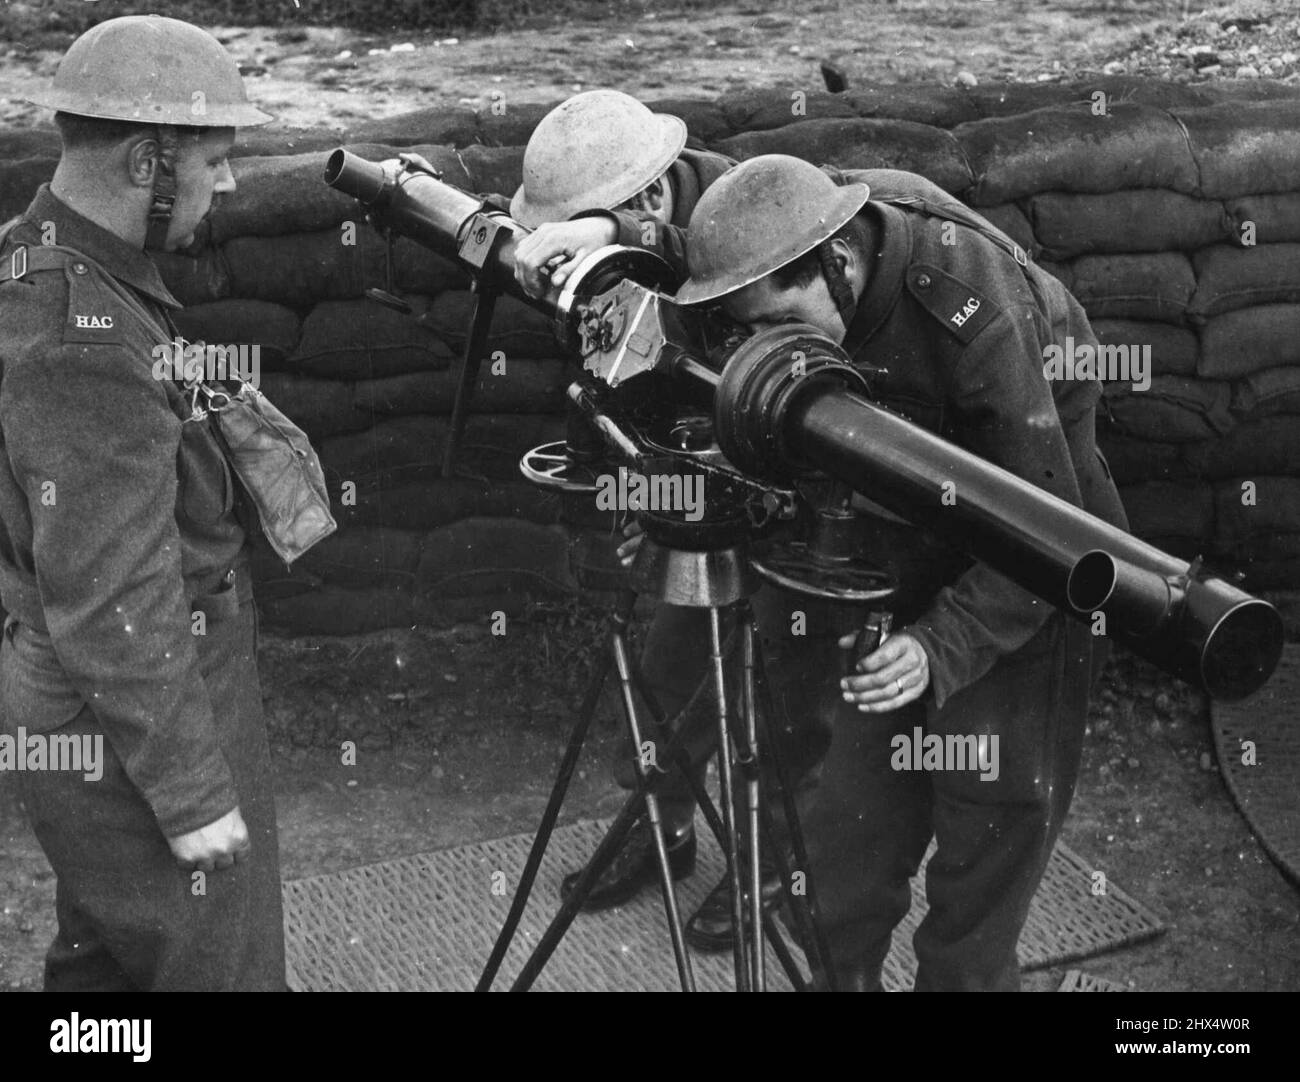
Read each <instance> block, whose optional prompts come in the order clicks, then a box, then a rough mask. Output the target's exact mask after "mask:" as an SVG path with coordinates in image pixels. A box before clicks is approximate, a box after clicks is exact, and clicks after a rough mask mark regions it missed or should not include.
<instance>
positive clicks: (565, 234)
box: [515, 218, 618, 297]
mask: <svg viewBox="0 0 1300 1082" xmlns="http://www.w3.org/2000/svg"><path fill="white" fill-rule="evenodd" d="M617 237H618V226H617V225H615V223H614V221H613V219H611V218H578V219H576V220H574V221H571V222H547V223H546V224H545V225H541V226H538V227H537V228H536V229H535V230H533V232H531V233H530V234H528V236H526V237H525V238H524V239H523V240H521V241H520V242H519V244H518V245H517V246H516V247H515V279H516V281H518V282H519V284H520V286H522V287H523V290H524V292H525V293H527V294H528V295H529V296H530V297H544V296H545V295H546V293H547V292H548V291H549V290H550V288H551V287H552V286H562V285H564V283H565V280H566V279H567V278H568V277H569V275H570V274H572V273H573V269H574V268H575V267H576V266H577V265H578V264H579V263H580V262H581V261H582V260H583V259H585V258H586V257H587V256H588V255H590V254H591V253H592V252H594V251H595V250H596V249H597V248H603V247H604V246H605V245H607V244H613V243H614V241H615V239H616V238H617Z"/></svg>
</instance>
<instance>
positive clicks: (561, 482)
mask: <svg viewBox="0 0 1300 1082" xmlns="http://www.w3.org/2000/svg"><path fill="white" fill-rule="evenodd" d="M567 448H568V445H567V444H566V443H565V442H564V440H556V441H555V442H554V443H543V444H541V445H540V446H537V447H534V448H533V449H532V450H531V451H529V452H528V453H527V454H525V455H524V456H523V458H521V459H520V460H519V472H520V473H522V474H523V475H524V476H525V477H526V478H528V480H529V481H531V482H532V483H533V484H535V485H538V486H540V487H541V488H548V489H550V490H551V491H552V492H595V491H597V489H598V487H599V486H598V485H597V484H596V478H597V477H598V476H599V474H598V473H597V469H596V468H595V467H593V466H591V465H588V464H586V463H582V462H575V461H574V460H573V459H572V458H570V457H569V453H568V449H567Z"/></svg>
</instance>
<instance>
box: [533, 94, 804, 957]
mask: <svg viewBox="0 0 1300 1082" xmlns="http://www.w3.org/2000/svg"><path fill="white" fill-rule="evenodd" d="M685 146H686V125H685V124H684V123H683V122H682V121H681V120H680V119H678V118H677V117H674V116H667V115H663V114H656V113H653V112H651V111H650V110H649V109H648V108H646V106H645V105H643V104H641V102H639V101H637V100H636V99H635V98H632V97H629V96H628V95H626V94H622V93H619V92H618V91H615V90H593V91H588V92H586V93H582V94H577V95H575V96H574V97H572V98H569V99H568V100H567V101H565V102H563V103H562V104H560V105H559V106H557V107H556V108H555V109H553V110H552V111H551V112H550V113H548V114H547V115H546V116H545V117H544V118H543V119H542V121H541V123H539V124H538V126H537V128H536V129H535V130H534V132H533V134H532V136H531V137H530V138H529V140H528V146H527V148H526V149H525V151H524V165H523V183H522V185H520V187H519V189H518V191H517V192H516V193H515V195H514V198H513V199H512V200H511V202H510V212H511V214H512V216H513V217H514V218H516V219H517V220H518V221H520V222H522V223H523V224H524V225H526V226H529V227H530V228H532V229H533V232H532V233H531V234H530V235H529V236H528V237H527V238H526V239H525V240H523V241H522V242H521V243H520V244H519V246H518V248H517V249H516V253H515V261H516V276H517V277H518V280H519V282H520V284H521V285H522V286H523V287H524V288H525V290H527V291H528V292H530V293H532V294H534V295H537V296H540V295H542V294H543V293H545V292H546V290H547V289H548V288H549V287H550V286H551V285H557V286H558V285H563V283H564V280H565V279H566V278H567V277H568V275H569V273H570V272H571V271H572V270H573V268H574V267H575V266H576V265H577V263H578V262H579V261H580V260H582V259H583V258H584V257H585V256H586V255H588V254H589V253H590V252H593V251H595V250H596V249H597V248H600V247H602V246H604V245H607V244H623V245H630V246H635V247H643V248H648V249H650V250H651V251H655V252H658V253H659V254H660V255H662V256H663V257H664V258H665V259H666V260H667V261H668V263H669V264H670V265H671V266H672V267H673V269H674V270H675V271H676V272H677V273H678V275H679V277H684V276H685V274H686V257H685V239H684V238H685V226H686V223H687V222H688V221H689V220H690V217H691V213H692V211H693V210H694V209H695V206H696V203H697V202H698V201H699V199H700V197H701V194H702V193H703V192H705V191H706V190H707V189H708V187H709V185H711V184H712V183H713V182H714V181H715V180H716V179H717V178H718V177H720V176H722V175H723V174H724V173H725V172H726V171H727V169H729V168H730V167H731V166H732V165H733V164H734V163H733V162H732V161H731V160H730V159H728V158H724V157H722V156H721V155H718V154H711V153H708V152H706V151H694V150H687V149H685ZM627 533H628V534H629V536H630V537H631V538H632V540H631V541H629V542H628V543H627V544H625V545H624V547H623V549H621V550H620V553H621V554H623V555H624V556H625V561H624V562H625V563H629V562H630V560H631V551H632V549H633V548H634V547H635V544H636V538H637V537H638V536H639V530H638V529H637V527H636V526H635V524H633V525H632V526H630V527H629V528H628V531H627ZM706 617H707V613H705V612H704V611H703V610H699V609H686V608H679V607H676V606H671V605H661V606H660V607H659V608H658V610H657V611H656V613H655V617H654V619H653V621H652V623H651V626H650V630H649V634H648V635H647V639H646V644H645V651H644V655H643V666H644V670H645V675H646V677H647V679H648V680H649V682H650V684H651V685H652V686H653V688H654V689H655V694H656V698H657V699H658V700H659V702H660V705H661V706H662V707H663V708H664V710H665V713H666V715H667V716H668V717H670V718H671V717H675V716H677V715H679V714H680V713H681V712H682V711H683V710H685V711H686V713H685V717H684V718H683V721H682V723H681V724H683V725H685V726H686V728H687V731H688V735H687V738H686V751H687V755H688V757H689V758H690V760H691V762H692V763H693V764H694V765H695V770H696V774H697V777H698V779H699V781H700V783H701V784H703V781H704V772H705V767H706V764H707V762H708V759H709V757H710V755H712V753H713V751H714V749H715V747H716V724H717V723H716V719H715V717H714V714H713V707H712V706H711V704H710V700H709V698H708V696H693V693H694V692H695V691H696V689H697V687H698V685H699V684H700V682H701V681H702V680H703V679H705V677H706V675H707V671H708V670H707V662H708V655H709V645H708V642H709V634H708V621H707V618H706ZM693 697H694V698H695V705H694V706H692V707H690V708H689V709H688V704H690V703H691V702H692V699H693ZM814 720H815V719H814ZM786 735H787V737H788V739H787V740H786V742H785V744H784V747H783V750H784V753H785V757H786V759H787V761H788V763H789V765H790V766H791V768H792V772H793V774H794V775H796V776H799V777H801V778H803V777H804V776H805V775H806V774H807V773H808V771H809V770H810V769H811V766H812V764H814V763H815V762H816V761H817V760H818V759H819V758H820V754H821V751H822V749H823V748H824V747H825V739H826V737H825V733H824V732H803V731H799V732H797V733H790V734H786ZM615 775H616V777H617V779H618V781H619V783H620V784H621V785H622V786H624V787H625V788H629V789H630V788H633V787H634V786H635V785H636V773H635V771H634V770H633V769H632V768H631V766H630V760H627V759H621V760H620V761H619V764H618V767H617V768H616V770H615ZM659 795H660V807H661V810H662V813H663V818H664V825H665V833H666V835H667V839H668V845H669V861H670V864H671V866H672V869H673V872H674V875H675V876H677V877H679V878H680V877H683V876H686V875H689V874H690V873H691V872H692V871H693V869H694V866H695V853H696V841H695V832H694V825H693V824H694V818H695V798H694V795H693V794H692V792H691V788H690V785H689V784H688V783H687V781H686V779H685V778H683V777H682V775H681V774H680V773H679V772H678V771H676V770H671V771H670V772H669V775H668V777H666V778H665V779H664V781H663V783H662V785H661V786H660V789H659ZM776 811H777V813H778V828H780V827H781V826H782V825H783V824H782V823H781V822H780V815H779V812H780V809H779V808H778V809H776ZM766 871H767V873H768V874H767V877H766V881H765V886H764V897H765V899H767V900H768V902H769V905H772V904H775V902H776V901H777V899H778V898H779V897H780V883H779V880H778V879H777V878H776V873H775V871H774V870H772V869H770V868H769V869H766ZM577 875H578V873H576V872H575V873H573V874H571V875H569V876H567V877H566V878H565V880H564V882H563V884H562V893H563V894H564V895H566V896H567V893H568V892H569V890H571V889H572V885H573V883H574V882H575V881H576V879H577ZM655 879H656V871H655V858H654V849H653V843H652V839H651V834H650V828H649V824H648V823H647V822H646V821H645V820H644V819H643V820H641V821H640V822H639V823H638V824H637V826H636V828H635V829H634V830H633V832H632V835H631V836H630V838H629V840H628V843H627V845H625V846H624V848H623V850H622V851H621V852H620V853H619V855H618V856H617V857H616V858H615V861H614V863H613V864H612V865H611V866H610V867H609V868H608V869H607V870H606V872H605V873H604V874H603V875H602V876H601V878H600V879H599V880H598V881H597V884H596V887H595V889H594V890H593V891H592V893H591V895H590V896H589V898H588V900H587V908H589V909H600V908H604V907H606V906H611V905H617V904H619V903H621V902H623V901H626V900H627V899H629V898H630V897H632V896H633V895H634V894H635V893H636V892H637V891H639V890H641V889H642V888H644V887H646V886H650V885H652V884H653V883H654V882H655ZM728 897H729V896H728V894H727V881H726V879H725V877H724V879H723V880H722V881H720V882H719V883H718V884H717V886H716V888H715V889H714V890H713V891H712V892H711V893H710V895H709V896H708V897H707V898H706V900H705V902H704V903H703V904H702V905H701V907H700V908H699V909H698V910H697V911H696V912H695V913H694V914H693V915H692V916H691V918H690V919H689V920H688V921H687V925H686V935H687V938H688V939H689V941H690V942H691V944H692V945H693V946H695V947H696V948H698V949H701V950H712V951H717V950H728V949H730V947H731V937H732V928H731V910H730V905H729V901H728Z"/></svg>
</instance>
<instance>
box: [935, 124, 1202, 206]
mask: <svg viewBox="0 0 1300 1082" xmlns="http://www.w3.org/2000/svg"><path fill="white" fill-rule="evenodd" d="M953 135H954V136H956V138H957V141H958V142H959V143H960V144H961V146H962V149H963V150H965V152H966V158H967V160H968V161H969V162H970V167H971V172H972V173H973V175H974V179H975V185H974V191H973V192H972V193H971V194H970V199H971V201H972V202H973V203H975V204H977V205H980V206H983V205H988V204H996V203H1005V202H1007V201H1009V200H1012V199H1019V198H1021V197H1022V196H1027V195H1032V194H1034V193H1036V192H1046V191H1064V192H1114V191H1120V190H1121V189H1124V188H1171V189H1173V190H1174V191H1179V192H1186V193H1188V194H1189V195H1190V194H1195V193H1196V187H1197V172H1196V163H1195V162H1194V161H1193V160H1192V157H1191V154H1190V152H1189V151H1188V149H1187V142H1186V139H1185V138H1184V136H1183V132H1182V129H1181V128H1180V127H1179V125H1178V124H1177V122H1176V121H1174V120H1173V118H1172V117H1170V116H1169V115H1168V114H1167V113H1165V112H1164V111H1163V110H1160V109H1155V108H1151V107H1149V106H1144V105H1129V104H1124V103H1120V104H1112V105H1110V106H1109V107H1108V110H1107V113H1106V115H1105V116H1094V115H1093V113H1092V109H1091V104H1090V103H1082V102H1081V103H1078V104H1075V105H1067V106H1061V107H1056V108H1047V109H1036V110H1034V111H1033V112H1030V113H1023V114H1021V115H1018V116H1009V117H999V118H990V119H985V120H976V121H973V122H971V123H967V124H959V125H958V126H957V127H956V128H954V129H953Z"/></svg>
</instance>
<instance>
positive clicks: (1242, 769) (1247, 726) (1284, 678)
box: [1210, 643, 1300, 884]
mask: <svg viewBox="0 0 1300 1082" xmlns="http://www.w3.org/2000/svg"><path fill="white" fill-rule="evenodd" d="M1297 721H1300V644H1297V643H1288V644H1287V645H1286V646H1285V647H1284V648H1283V651H1282V660H1281V661H1280V662H1279V663H1278V667H1277V671H1276V672H1275V673H1274V674H1273V676H1272V678H1271V679H1270V680H1269V682H1268V683H1267V684H1265V685H1264V686H1263V687H1262V688H1260V689H1259V691H1257V692H1255V694H1254V695H1252V696H1250V697H1249V698H1248V699H1245V700H1243V701H1242V702H1239V703H1213V704H1211V707H1210V724H1211V727H1212V728H1213V729H1214V750H1215V753H1216V755H1217V756H1218V760H1219V770H1220V772H1221V773H1222V774H1223V779H1224V781H1225V782H1226V783H1227V786H1228V792H1229V793H1231V794H1232V799H1233V801H1234V802H1235V803H1236V805H1237V808H1238V809H1239V810H1240V811H1241V814H1242V815H1243V816H1244V817H1245V819H1246V822H1247V823H1249V824H1250V829H1251V831H1252V832H1253V833H1254V835H1255V837H1256V838H1258V839H1259V843H1260V845H1262V846H1263V847H1264V850H1265V851H1266V852H1267V853H1268V855H1269V856H1270V857H1272V858H1273V860H1274V861H1275V862H1276V863H1277V864H1278V865H1279V866H1280V867H1281V869H1282V871H1283V872H1284V873H1285V874H1286V876H1287V877H1288V878H1289V879H1290V880H1291V881H1292V882H1293V883H1296V884H1300V724H1297Z"/></svg>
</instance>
